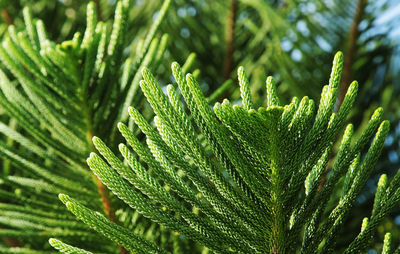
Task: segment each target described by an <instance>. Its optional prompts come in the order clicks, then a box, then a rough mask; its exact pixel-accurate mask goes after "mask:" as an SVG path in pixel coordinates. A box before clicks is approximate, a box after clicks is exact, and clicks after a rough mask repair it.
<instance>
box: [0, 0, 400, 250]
mask: <svg viewBox="0 0 400 254" xmlns="http://www.w3.org/2000/svg"><path fill="white" fill-rule="evenodd" d="M115 2H116V1H115V0H97V1H95V3H96V5H97V8H98V13H99V19H101V20H105V21H107V22H108V20H110V22H111V18H112V16H113V13H114V10H115ZM134 2H135V5H134V6H135V8H132V9H131V10H130V13H129V17H130V18H129V21H128V30H127V33H128V34H127V36H126V38H127V39H128V40H129V38H143V36H133V35H137V34H141V33H145V31H147V28H148V27H149V26H150V25H151V23H152V21H153V20H154V18H155V16H156V14H157V10H159V9H160V6H161V4H162V1H159V0H136V1H134ZM87 3H88V1H86V0H85V1H77V0H51V1H50V0H37V1H28V0H0V11H1V20H0V36H4V34H5V31H6V30H7V26H8V25H10V24H14V25H15V26H16V27H17V28H18V26H19V25H21V24H22V23H23V17H22V7H23V6H29V7H30V9H31V11H32V14H33V16H34V17H37V18H40V19H42V20H43V22H44V24H45V26H46V29H47V31H48V34H49V37H50V38H51V39H53V40H55V41H56V42H61V41H63V40H66V39H71V38H72V35H73V34H74V33H75V32H76V31H81V32H83V30H84V27H85V24H86V17H85V12H86V5H87ZM399 23H400V3H399V2H398V1H396V0H379V1H373V0H311V1H305V0H219V1H215V0H175V1H173V4H172V6H171V8H170V9H169V13H168V14H167V18H166V19H165V20H164V22H163V23H162V25H161V27H160V29H161V31H162V32H165V33H168V34H169V35H170V43H169V46H168V48H167V51H166V54H165V61H163V63H162V64H161V66H160V67H159V68H158V70H157V72H158V78H160V79H161V80H162V82H163V83H164V84H167V83H168V82H171V77H170V74H169V73H170V71H169V66H170V63H171V62H172V61H173V60H176V61H178V62H179V63H182V64H183V63H184V62H185V60H186V58H187V57H188V56H189V54H190V53H191V52H195V53H196V60H195V64H194V67H195V68H197V69H198V70H200V77H199V81H200V82H201V85H202V87H203V89H204V91H205V93H206V94H208V95H210V94H212V93H213V91H215V90H216V89H217V88H219V87H220V86H221V84H223V83H224V82H225V81H227V80H229V79H232V80H233V85H231V86H225V87H228V89H227V90H226V91H225V92H224V93H222V95H223V96H220V97H221V98H223V97H230V98H231V99H233V100H235V99H238V98H239V97H240V96H239V92H238V89H237V88H238V86H237V85H235V84H236V81H235V78H236V70H237V67H238V66H240V65H242V66H244V68H245V70H246V72H247V74H248V76H249V78H250V81H251V84H252V94H253V98H254V99H255V101H256V104H257V105H258V106H263V105H265V96H264V92H263V91H264V89H263V88H264V86H265V83H264V82H265V77H266V76H267V75H273V76H274V77H275V79H276V80H277V82H278V89H279V92H280V94H281V95H282V100H283V101H284V102H287V101H288V100H290V98H291V97H292V96H297V97H302V96H305V95H307V96H309V97H311V98H313V99H315V100H317V101H318V99H319V94H320V91H321V88H322V86H323V85H325V84H326V83H327V81H328V78H329V71H330V68H331V60H332V59H333V55H334V54H335V52H336V51H338V50H341V51H343V52H344V54H345V67H344V74H343V78H342V88H341V91H342V92H343V91H345V90H346V87H347V86H348V85H349V84H350V82H351V81H352V80H357V81H358V82H359V84H360V91H359V96H358V99H357V101H356V105H355V107H354V108H353V111H352V116H351V119H350V121H351V122H352V123H354V125H355V126H356V127H358V126H362V125H363V124H364V123H366V121H367V120H368V116H369V115H371V112H372V109H374V108H376V107H377V106H379V105H381V106H382V107H383V108H384V110H385V118H386V119H388V120H390V122H391V132H390V134H389V136H388V138H387V140H386V147H385V150H384V152H383V154H382V156H381V160H380V161H379V162H378V164H377V166H376V175H375V177H373V178H371V179H370V181H369V182H368V184H367V187H366V188H365V191H364V194H363V195H362V196H360V197H359V199H358V203H357V207H356V211H355V214H357V216H359V219H355V218H354V217H353V218H352V221H349V222H348V226H347V227H346V228H345V229H344V230H346V231H347V234H344V235H349V232H354V233H355V232H358V231H359V227H360V223H361V220H362V218H363V217H365V216H366V211H369V210H370V209H369V208H370V207H371V206H372V202H373V200H372V197H373V195H372V194H373V193H374V192H375V188H376V187H375V186H376V182H377V180H378V177H379V175H380V174H381V173H388V175H389V176H390V175H392V174H393V172H394V170H395V169H398V168H399V167H400V157H399V156H400V141H399V140H400V139H399V138H400V105H399V103H400V102H399V98H400V97H399V93H400V70H399V69H400V29H399V28H398V24H399ZM140 45H141V41H139V40H137V41H132V42H131V43H130V46H129V47H128V48H127V49H126V50H125V53H126V54H130V53H131V54H135V53H136V51H137V49H138V48H140ZM226 84H228V85H229V83H226ZM340 103H341V101H340V99H339V100H338V106H339V105H340ZM11 124H12V123H11ZM360 129H362V128H360ZM367 208H368V209H367ZM393 219H394V220H388V222H387V223H385V224H384V226H382V227H381V228H380V230H379V235H378V236H377V237H379V239H380V240H377V242H382V240H383V235H384V233H385V232H386V231H391V232H392V233H393V242H394V244H395V245H397V244H399V239H400V227H399V225H400V209H398V210H397V211H395V212H394V213H393ZM391 221H394V224H393V223H392V222H391ZM343 241H344V242H345V241H346V239H343ZM375 248H376V249H377V250H378V249H379V248H380V246H375ZM371 251H372V250H371Z"/></svg>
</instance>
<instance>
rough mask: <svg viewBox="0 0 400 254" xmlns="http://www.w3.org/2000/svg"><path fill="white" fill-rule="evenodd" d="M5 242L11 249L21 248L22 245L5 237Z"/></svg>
mask: <svg viewBox="0 0 400 254" xmlns="http://www.w3.org/2000/svg"><path fill="white" fill-rule="evenodd" d="M3 241H4V242H5V243H6V244H7V245H8V246H10V247H21V246H22V245H21V244H20V243H19V242H18V241H17V240H16V239H14V238H10V237H3Z"/></svg>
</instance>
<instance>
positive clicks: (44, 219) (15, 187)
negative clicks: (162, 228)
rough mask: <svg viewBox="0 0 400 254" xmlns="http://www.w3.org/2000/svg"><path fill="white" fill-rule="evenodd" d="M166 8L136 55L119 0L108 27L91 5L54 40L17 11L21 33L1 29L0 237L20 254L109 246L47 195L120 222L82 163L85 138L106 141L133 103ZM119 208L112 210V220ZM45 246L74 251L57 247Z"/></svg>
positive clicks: (144, 225) (158, 49) (157, 52)
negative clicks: (69, 35) (66, 34)
mask: <svg viewBox="0 0 400 254" xmlns="http://www.w3.org/2000/svg"><path fill="white" fill-rule="evenodd" d="M169 4H170V1H166V2H165V3H164V5H163V7H162V9H161V10H160V13H159V15H158V16H157V18H156V19H155V21H154V23H153V26H152V27H151V28H150V29H149V33H148V34H147V35H146V37H145V38H143V43H142V46H141V50H140V51H139V53H138V54H137V55H127V54H126V52H124V49H125V48H126V47H129V46H130V43H131V40H132V39H131V38H126V31H127V30H128V29H127V19H128V14H129V10H130V8H131V4H130V1H127V0H121V1H118V3H117V4H116V9H115V18H114V22H113V24H110V25H107V24H106V23H103V22H101V21H98V15H97V13H96V6H95V4H94V3H93V2H90V3H89V4H88V7H87V27H86V30H85V32H84V33H83V34H80V33H79V32H77V33H75V34H74V36H73V39H72V40H68V41H63V42H61V43H55V42H54V41H52V40H50V39H49V38H48V37H47V32H46V30H45V28H44V25H43V22H42V21H41V20H35V19H33V18H32V15H31V14H30V10H29V9H27V8H25V9H24V10H23V14H24V21H25V26H24V27H22V28H16V27H14V26H9V28H8V33H7V35H5V37H4V39H3V43H2V45H1V46H0V61H1V67H2V68H1V70H0V90H1V92H0V107H1V108H2V109H5V111H6V112H5V113H6V116H5V115H3V116H2V121H1V122H0V129H1V130H0V133H1V135H2V137H1V141H0V147H1V148H0V156H1V157H2V158H3V169H2V173H3V174H2V175H3V180H2V181H1V190H0V200H1V203H0V206H1V207H2V208H1V211H0V224H1V228H0V236H2V237H7V239H8V237H11V238H13V239H17V240H18V241H20V242H22V243H23V245H22V246H24V247H25V246H26V248H24V249H21V252H22V253H36V252H35V250H38V251H39V252H40V251H46V250H50V249H51V248H50V246H49V245H48V244H46V242H47V240H48V238H49V237H57V238H60V239H63V240H68V241H69V242H72V243H74V244H79V245H82V246H84V247H85V246H89V249H93V250H94V251H95V252H98V251H100V252H107V253H113V252H115V250H116V249H118V248H116V247H115V245H114V244H112V243H111V242H110V241H107V240H106V239H105V238H102V237H100V238H99V237H98V236H96V234H95V233H94V231H93V230H91V229H90V227H88V226H86V225H85V224H83V223H81V222H79V221H77V220H76V219H75V218H74V217H73V216H71V215H69V213H68V211H67V210H66V209H65V208H63V207H60V206H59V200H58V199H57V194H58V193H67V194H68V195H70V196H71V197H76V198H79V199H80V201H81V202H82V204H84V205H86V206H88V207H90V208H91V209H95V210H98V211H101V212H103V213H105V214H106V215H107V216H108V217H109V218H110V219H112V220H114V221H118V220H120V218H115V216H114V212H115V211H112V210H110V208H109V206H110V205H111V203H114V202H116V203H120V202H118V201H114V200H113V199H112V197H107V194H106V190H105V189H104V186H103V185H102V184H101V183H100V182H98V180H96V179H95V177H93V175H92V174H91V172H90V171H88V170H87V167H86V166H85V158H86V157H87V154H89V153H90V152H91V151H92V150H93V147H92V144H91V138H92V136H93V135H98V136H100V137H103V136H105V135H106V136H105V139H106V140H107V141H108V142H115V139H113V137H112V135H110V134H111V133H112V131H113V128H114V126H115V124H114V122H118V121H123V115H124V111H123V110H122V108H123V106H124V105H125V104H128V105H131V104H134V103H132V102H133V100H136V101H135V102H136V103H139V104H140V97H139V99H138V96H137V89H136V88H135V87H138V82H139V80H138V77H137V76H138V74H136V71H135V70H137V69H138V68H142V67H144V66H148V67H149V68H154V69H156V68H157V66H158V65H159V62H160V59H161V58H162V57H163V54H164V52H165V49H166V44H167V42H168V37H167V36H166V35H163V36H161V37H158V36H157V30H158V26H159V24H160V22H161V20H162V19H163V18H164V16H165V14H166V12H167V9H168V7H169ZM139 39H141V40H142V38H139ZM126 66H128V67H126ZM125 110H126V109H125ZM118 112H119V113H118ZM126 114H127V113H126ZM10 140H11V141H10ZM125 208H126V206H120V211H118V214H124V212H123V210H124V209H125ZM128 213H129V212H128ZM126 216H127V215H126V212H125V219H127V220H128V222H129V218H130V219H132V216H133V213H129V215H128V217H126ZM136 217H138V216H137V215H136ZM136 220H137V222H138V223H137V225H136V226H137V228H138V229H139V231H140V230H144V231H146V230H147V229H149V226H150V225H151V223H150V222H149V221H148V220H146V219H145V218H136ZM119 222H120V223H123V221H119ZM125 223H127V222H125ZM149 230H150V231H152V229H151V228H150V229H149ZM50 243H51V244H52V245H54V247H55V248H57V249H59V250H60V251H64V252H67V253H68V251H69V252H70V253H76V252H74V251H75V250H74V249H73V247H69V246H68V245H65V244H62V242H60V241H58V240H51V241H50ZM14 245H19V244H16V243H14V242H13V243H12V244H11V246H14ZM28 249H30V250H28ZM71 249H72V250H71ZM17 251H18V249H17V248H10V249H5V250H4V252H6V253H18V252H17ZM71 251H72V252H71Z"/></svg>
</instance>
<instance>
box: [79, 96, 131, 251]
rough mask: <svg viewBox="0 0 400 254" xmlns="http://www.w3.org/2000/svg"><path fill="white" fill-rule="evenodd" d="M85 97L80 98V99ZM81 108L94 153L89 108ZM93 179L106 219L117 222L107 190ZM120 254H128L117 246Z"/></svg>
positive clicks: (95, 178) (84, 106) (97, 180)
mask: <svg viewBox="0 0 400 254" xmlns="http://www.w3.org/2000/svg"><path fill="white" fill-rule="evenodd" d="M84 97H86V96H85V95H83V96H82V98H84ZM82 101H87V100H82ZM83 108H84V109H85V113H86V122H87V128H88V131H87V136H86V138H87V142H88V144H89V146H90V150H91V151H92V152H95V151H96V149H95V148H94V145H93V142H92V138H93V131H92V130H93V127H92V118H91V112H90V110H89V108H88V107H87V105H85V104H84V103H83ZM93 178H94V180H95V182H96V185H97V190H98V192H99V194H100V197H101V200H102V203H103V208H104V212H105V213H106V215H107V216H108V219H109V220H110V221H112V222H117V220H116V217H115V213H114V211H113V209H112V207H111V202H110V199H109V197H108V193H107V188H106V186H105V185H104V184H103V182H102V181H100V180H99V179H98V178H97V177H96V176H95V175H93ZM118 248H119V250H120V252H121V254H128V253H129V252H128V251H127V250H126V249H125V248H124V247H122V246H118Z"/></svg>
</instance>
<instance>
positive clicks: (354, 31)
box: [318, 0, 366, 191]
mask: <svg viewBox="0 0 400 254" xmlns="http://www.w3.org/2000/svg"><path fill="white" fill-rule="evenodd" d="M365 6H366V2H365V0H359V1H358V3H357V9H356V13H355V14H354V18H353V23H352V25H351V29H350V32H349V44H348V48H347V51H346V55H345V58H344V64H343V74H342V80H341V82H340V88H339V95H338V104H337V109H338V110H339V108H340V106H341V105H342V103H343V100H344V97H345V95H346V92H347V88H348V87H349V82H350V78H351V69H352V66H353V62H354V52H355V51H356V50H357V49H356V46H357V45H356V43H357V40H358V37H359V35H360V34H359V31H358V26H359V24H360V21H361V18H362V16H363V14H364V9H365ZM331 156H333V155H331ZM327 174H328V167H326V168H325V169H324V172H323V174H322V176H321V180H320V183H319V186H318V191H320V190H321V189H322V187H323V186H324V185H325V182H326V178H327Z"/></svg>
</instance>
